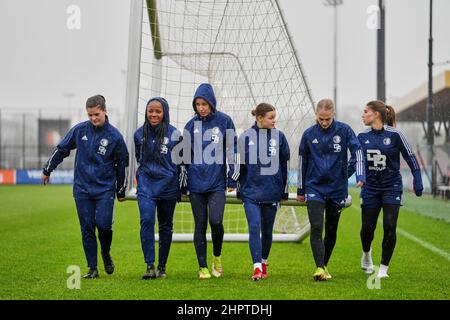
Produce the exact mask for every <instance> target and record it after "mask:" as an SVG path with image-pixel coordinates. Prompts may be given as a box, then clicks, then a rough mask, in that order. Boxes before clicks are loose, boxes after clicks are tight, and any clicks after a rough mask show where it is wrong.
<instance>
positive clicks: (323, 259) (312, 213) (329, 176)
mask: <svg viewBox="0 0 450 320" xmlns="http://www.w3.org/2000/svg"><path fill="white" fill-rule="evenodd" d="M316 120H317V124H315V125H313V126H312V127H310V128H308V129H307V130H305V132H304V133H303V136H302V139H301V142H300V148H299V172H298V174H299V176H298V189H297V199H298V200H299V201H305V195H306V205H307V208H308V216H309V221H310V223H311V235H310V242H311V248H312V251H313V255H314V260H315V263H316V266H317V269H316V272H315V273H314V275H313V277H314V280H316V281H322V280H327V279H330V278H331V275H330V274H329V272H328V269H327V265H328V261H329V259H330V257H331V254H332V252H333V248H334V245H335V244H336V237H337V228H338V223H339V217H340V213H341V209H342V208H343V206H344V205H345V199H346V198H347V196H348V172H347V171H348V168H347V167H348V161H347V152H348V151H347V150H350V153H351V154H352V156H353V157H355V159H357V163H356V173H357V174H356V180H357V185H358V186H361V185H362V184H363V183H364V180H365V176H364V163H363V157H362V151H361V145H360V144H359V141H358V139H357V138H356V135H355V133H354V132H353V130H352V129H351V128H350V127H349V126H348V125H346V124H344V123H342V122H338V121H335V120H334V103H333V101H332V100H330V99H323V100H321V101H319V103H318V104H317V107H316ZM324 211H325V238H324V239H323V240H322V230H323V224H324V222H323V220H324V219H323V216H324Z"/></svg>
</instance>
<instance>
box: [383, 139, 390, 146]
mask: <svg viewBox="0 0 450 320" xmlns="http://www.w3.org/2000/svg"><path fill="white" fill-rule="evenodd" d="M383 144H384V145H385V146H388V145H390V144H391V139H390V138H384V139H383Z"/></svg>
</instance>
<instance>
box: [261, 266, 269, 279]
mask: <svg viewBox="0 0 450 320" xmlns="http://www.w3.org/2000/svg"><path fill="white" fill-rule="evenodd" d="M268 266H269V265H268V264H265V263H263V264H262V276H261V278H262V279H266V278H268V277H269V274H268V273H267V267H268Z"/></svg>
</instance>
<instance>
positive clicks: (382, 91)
mask: <svg viewBox="0 0 450 320" xmlns="http://www.w3.org/2000/svg"><path fill="white" fill-rule="evenodd" d="M378 6H379V10H380V13H379V14H380V16H379V17H380V19H379V22H380V24H379V26H378V30H377V99H378V100H381V101H383V102H385V101H386V76H385V18H384V17H385V11H384V0H378Z"/></svg>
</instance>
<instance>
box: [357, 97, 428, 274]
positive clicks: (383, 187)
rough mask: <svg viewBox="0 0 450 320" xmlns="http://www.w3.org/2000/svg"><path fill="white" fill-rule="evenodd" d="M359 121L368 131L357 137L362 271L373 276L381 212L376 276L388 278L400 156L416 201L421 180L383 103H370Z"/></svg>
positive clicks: (400, 191) (399, 184)
mask: <svg viewBox="0 0 450 320" xmlns="http://www.w3.org/2000/svg"><path fill="white" fill-rule="evenodd" d="M362 119H363V122H364V124H365V125H367V126H370V128H369V129H367V130H366V131H364V132H362V133H360V134H359V135H358V139H359V141H360V143H361V146H362V148H363V154H364V157H365V166H366V176H367V177H366V183H365V184H364V186H363V187H362V189H361V211H362V227H361V241H362V247H363V254H362V258H361V267H362V269H363V270H364V271H365V272H367V273H372V272H373V263H372V250H371V243H372V240H373V238H374V232H375V228H376V226H377V220H378V216H379V214H380V211H381V209H383V229H384V236H383V244H382V254H381V265H380V269H379V271H378V274H377V276H378V277H379V278H387V277H389V276H388V273H387V270H388V266H389V262H390V260H391V257H392V254H393V252H394V248H395V243H396V228H397V219H398V214H399V210H400V206H401V201H402V194H403V185H402V177H401V175H400V153H401V154H402V156H403V158H404V159H405V160H406V162H407V163H408V166H409V168H410V169H411V173H412V175H413V188H414V192H415V194H416V195H417V196H418V197H420V196H421V195H422V191H423V186H422V176H421V171H420V166H419V163H418V162H417V159H416V157H415V155H414V153H413V151H412V148H411V146H410V145H409V143H408V141H407V140H406V138H405V136H404V135H403V133H402V132H401V131H399V130H397V129H395V128H394V127H395V110H394V108H392V107H391V106H387V105H386V104H385V103H384V102H382V101H371V102H369V103H368V104H367V106H366V107H365V109H364V113H363V116H362ZM353 162H354V161H353ZM350 168H351V169H350V170H351V171H353V170H354V164H351V165H350Z"/></svg>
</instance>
